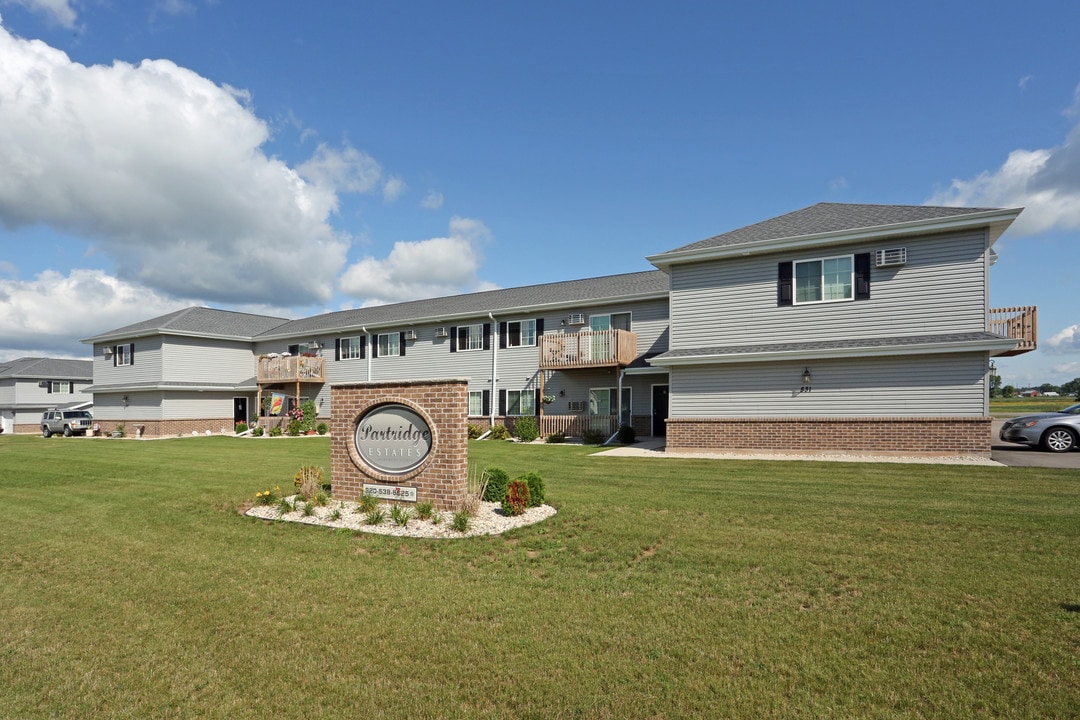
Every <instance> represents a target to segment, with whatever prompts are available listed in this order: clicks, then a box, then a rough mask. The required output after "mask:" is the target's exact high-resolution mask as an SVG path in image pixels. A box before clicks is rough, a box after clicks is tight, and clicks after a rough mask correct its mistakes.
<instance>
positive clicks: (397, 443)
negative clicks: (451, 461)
mask: <svg viewBox="0 0 1080 720" xmlns="http://www.w3.org/2000/svg"><path fill="white" fill-rule="evenodd" d="M353 442H354V443H355V445H356V452H357V453H359V455H360V457H361V458H362V459H363V460H364V462H366V463H367V464H368V465H370V466H371V467H373V468H375V469H376V470H378V471H379V472H383V473H386V474H387V475H401V474H404V473H407V472H409V471H410V470H415V469H416V468H417V467H419V466H420V464H421V463H423V462H424V460H425V458H427V456H428V453H430V452H431V428H430V427H428V424H427V422H426V421H425V420H424V418H422V417H421V416H420V414H419V413H417V412H416V411H415V410H413V409H412V408H411V407H408V406H407V405H394V404H388V405H377V406H376V407H374V408H372V409H371V410H368V411H367V412H366V413H364V415H363V416H361V418H360V422H358V423H357V424H356V434H355V435H354V436H353Z"/></svg>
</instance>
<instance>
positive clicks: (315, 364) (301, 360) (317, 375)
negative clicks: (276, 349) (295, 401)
mask: <svg viewBox="0 0 1080 720" xmlns="http://www.w3.org/2000/svg"><path fill="white" fill-rule="evenodd" d="M258 382H259V384H269V383H279V382H311V383H321V382H326V364H325V362H324V359H323V358H321V357H313V356H309V355H275V354H270V355H260V356H259V371H258Z"/></svg>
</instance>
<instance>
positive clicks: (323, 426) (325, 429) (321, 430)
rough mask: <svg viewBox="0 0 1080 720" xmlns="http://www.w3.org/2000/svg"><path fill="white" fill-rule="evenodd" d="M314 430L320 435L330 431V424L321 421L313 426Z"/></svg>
mask: <svg viewBox="0 0 1080 720" xmlns="http://www.w3.org/2000/svg"><path fill="white" fill-rule="evenodd" d="M315 432H317V433H319V434H320V435H325V434H326V433H328V432H330V426H329V425H327V424H326V423H324V422H321V423H319V424H318V425H316V426H315Z"/></svg>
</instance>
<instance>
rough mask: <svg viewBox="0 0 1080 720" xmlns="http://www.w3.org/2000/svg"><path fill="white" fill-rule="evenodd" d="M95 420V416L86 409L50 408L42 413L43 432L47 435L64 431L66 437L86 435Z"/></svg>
mask: <svg viewBox="0 0 1080 720" xmlns="http://www.w3.org/2000/svg"><path fill="white" fill-rule="evenodd" d="M93 422H94V418H93V416H92V415H91V414H90V413H88V412H87V411H86V410H58V409H56V408H50V409H48V410H46V411H45V412H44V413H42V414H41V434H42V435H44V436H45V437H51V436H52V434H53V433H64V437H71V436H72V435H85V434H86V431H87V430H89V429H90V426H91V425H92V424H93Z"/></svg>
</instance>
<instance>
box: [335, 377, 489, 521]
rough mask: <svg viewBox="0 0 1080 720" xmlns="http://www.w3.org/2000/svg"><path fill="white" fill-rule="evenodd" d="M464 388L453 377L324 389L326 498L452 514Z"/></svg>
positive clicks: (459, 484) (464, 472)
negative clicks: (327, 408)
mask: <svg viewBox="0 0 1080 720" xmlns="http://www.w3.org/2000/svg"><path fill="white" fill-rule="evenodd" d="M468 388H469V382H468V380H467V379H461V378H450V379H442V380H412V381H396V382H361V383H347V384H341V385H333V386H331V388H330V400H331V403H332V405H331V407H332V408H333V414H332V415H331V418H330V432H331V439H330V475H331V479H332V483H333V492H334V497H335V498H336V499H338V500H357V499H359V498H360V496H361V495H374V496H376V497H379V498H381V499H385V500H399V501H403V502H429V503H431V504H432V505H434V506H435V507H436V508H439V509H440V510H457V509H459V508H460V507H461V504H462V502H463V501H464V500H465V493H466V490H467V489H468V478H469V445H468V421H467V416H468V407H469V402H468V400H469V396H468Z"/></svg>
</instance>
